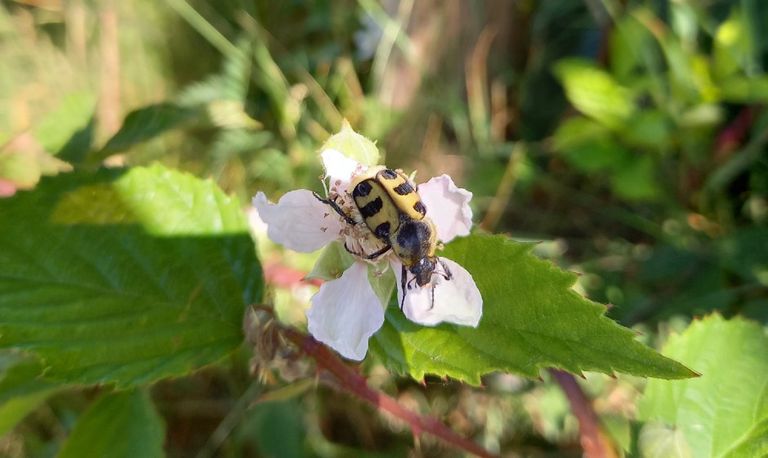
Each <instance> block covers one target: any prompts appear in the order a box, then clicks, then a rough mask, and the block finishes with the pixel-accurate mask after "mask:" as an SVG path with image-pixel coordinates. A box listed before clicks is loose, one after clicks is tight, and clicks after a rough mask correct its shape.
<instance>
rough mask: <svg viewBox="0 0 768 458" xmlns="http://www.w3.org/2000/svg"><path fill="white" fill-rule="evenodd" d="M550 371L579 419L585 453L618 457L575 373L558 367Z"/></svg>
mask: <svg viewBox="0 0 768 458" xmlns="http://www.w3.org/2000/svg"><path fill="white" fill-rule="evenodd" d="M549 373H550V374H552V377H553V378H554V379H555V381H557V383H558V384H559V385H560V388H562V389H563V392H564V393H565V396H566V397H567V398H568V402H570V404H571V411H572V412H573V414H574V415H575V416H576V418H577V419H578V420H579V442H581V447H582V448H583V449H584V455H585V456H587V457H589V458H616V457H617V454H616V450H615V449H614V448H613V445H612V444H611V441H610V439H609V438H608V436H607V435H606V434H605V433H604V432H603V431H602V428H601V427H600V419H599V418H598V417H597V414H596V413H595V411H594V409H593V408H592V401H590V400H589V399H588V398H587V395H586V394H584V391H582V389H581V387H580V386H579V384H578V383H576V379H575V378H574V377H573V375H571V374H569V373H567V372H563V371H561V370H557V369H550V370H549Z"/></svg>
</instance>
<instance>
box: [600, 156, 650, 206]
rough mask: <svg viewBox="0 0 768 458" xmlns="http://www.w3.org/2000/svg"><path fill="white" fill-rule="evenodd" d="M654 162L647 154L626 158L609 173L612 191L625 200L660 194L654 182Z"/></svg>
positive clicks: (648, 197)
mask: <svg viewBox="0 0 768 458" xmlns="http://www.w3.org/2000/svg"><path fill="white" fill-rule="evenodd" d="M656 169H657V167H656V164H655V163H654V161H653V159H652V158H651V157H650V156H648V155H644V156H635V157H629V158H627V161H626V162H625V163H624V164H622V166H621V167H616V170H615V171H614V172H613V173H612V174H611V185H612V186H613V191H614V192H615V193H616V194H617V195H619V196H620V197H622V198H624V199H627V200H638V201H639V200H652V199H654V198H656V197H658V196H659V195H660V194H661V188H660V187H659V185H658V184H657V182H656Z"/></svg>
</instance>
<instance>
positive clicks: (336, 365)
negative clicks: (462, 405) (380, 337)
mask: <svg viewBox="0 0 768 458" xmlns="http://www.w3.org/2000/svg"><path fill="white" fill-rule="evenodd" d="M282 332H283V335H284V336H285V337H286V338H287V339H288V340H290V341H291V342H293V343H294V344H295V345H296V346H298V347H299V348H300V349H301V351H303V352H304V353H306V354H307V355H308V356H311V357H312V358H313V359H314V360H315V361H317V364H318V366H319V367H320V368H322V369H324V370H325V371H326V372H328V373H330V374H331V375H333V376H334V377H335V378H336V380H337V382H338V383H339V385H340V386H342V387H344V388H345V389H346V390H347V391H348V392H350V393H352V394H354V395H355V396H357V397H359V398H361V399H363V400H364V401H367V402H368V403H370V404H371V405H373V406H374V407H376V408H377V409H380V410H382V411H384V412H387V413H389V414H391V415H392V416H394V417H397V418H399V419H400V420H402V421H404V422H406V423H408V425H409V426H410V427H411V431H412V432H413V435H414V437H418V436H420V435H421V434H422V433H425V432H426V433H430V434H432V435H433V436H435V437H438V438H440V439H442V440H444V441H445V442H447V443H448V444H450V445H452V446H454V447H456V448H458V449H460V450H463V451H465V452H468V453H472V454H474V455H477V456H481V457H493V456H495V455H492V454H491V453H490V452H488V451H487V450H485V449H484V448H482V447H480V446H479V445H478V444H476V443H474V442H472V441H470V440H468V439H466V438H463V437H461V436H459V435H458V434H456V433H455V432H454V431H452V430H451V429H449V428H448V427H446V426H445V425H444V424H442V423H440V422H439V421H438V420H437V419H435V418H432V417H426V416H421V415H419V414H417V413H415V412H412V411H410V410H408V409H406V408H405V407H403V406H402V405H400V404H399V403H398V402H397V401H396V400H395V399H394V398H392V397H390V396H387V395H386V394H384V393H382V392H380V391H377V390H374V389H372V388H371V387H369V386H368V383H367V382H366V380H365V378H363V377H362V376H361V375H360V374H359V373H357V371H355V370H354V369H353V368H351V367H350V366H348V365H347V364H346V363H344V362H343V361H342V360H341V359H340V358H339V357H338V356H337V355H336V354H335V353H334V352H333V351H331V350H329V349H328V347H326V346H325V345H323V344H322V343H320V342H318V341H317V340H315V339H314V338H312V337H311V336H308V335H306V334H303V333H301V332H299V331H296V330H295V329H291V328H283V330H282Z"/></svg>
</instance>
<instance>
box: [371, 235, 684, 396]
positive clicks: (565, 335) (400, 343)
mask: <svg viewBox="0 0 768 458" xmlns="http://www.w3.org/2000/svg"><path fill="white" fill-rule="evenodd" d="M532 246H533V245H531V244H523V243H518V242H514V241H512V240H509V239H508V238H506V237H504V236H487V235H472V236H469V237H465V238H462V239H458V240H456V241H454V242H452V243H451V244H449V245H448V246H447V247H446V249H445V252H444V253H442V254H441V255H442V256H445V257H447V258H450V259H453V260H454V261H456V262H458V263H459V264H461V265H462V266H464V267H465V268H466V269H467V270H468V271H469V272H470V273H471V274H472V276H473V278H474V279H475V282H476V283H477V286H478V288H479V289H480V293H481V294H482V296H483V317H482V319H481V320H480V325H479V326H478V327H477V328H471V327H465V326H455V325H447V324H443V325H440V326H437V327H434V328H430V327H422V326H419V325H416V324H414V323H411V322H410V321H408V320H407V319H406V318H405V317H404V316H403V314H402V312H400V310H398V309H397V307H393V306H390V307H389V308H388V309H387V315H386V321H385V323H384V327H383V328H382V329H381V330H380V331H379V332H378V333H377V334H375V335H374V337H373V339H371V346H372V348H373V349H374V351H375V352H376V353H377V354H378V355H380V356H381V357H382V359H383V360H384V361H385V363H386V364H387V365H388V366H390V367H391V368H393V369H395V370H397V371H399V372H405V373H409V374H410V375H411V376H413V377H414V378H416V379H420V378H422V377H424V375H425V374H435V375H439V376H449V377H454V378H457V379H460V380H464V381H466V382H469V383H473V384H479V383H480V376H481V375H483V374H486V373H489V372H492V371H497V370H499V371H508V372H515V373H518V374H523V375H526V376H530V377H536V376H538V375H539V372H540V371H541V369H543V368H546V367H558V368H561V369H564V370H567V371H570V372H574V373H579V372H580V371H597V372H603V373H607V374H611V373H612V372H613V371H616V372H624V373H628V374H634V375H639V376H646V377H659V378H686V377H692V376H694V375H695V374H694V373H693V372H692V371H691V370H689V369H688V368H686V367H685V366H683V365H682V364H680V363H677V362H675V361H673V360H671V359H668V358H665V357H663V356H661V355H660V354H658V353H656V352H655V351H653V350H652V349H650V348H648V347H646V346H644V345H643V344H641V343H640V342H638V341H637V340H635V338H634V337H635V335H634V333H633V332H632V331H631V330H629V329H627V328H623V327H621V326H619V325H618V324H617V323H615V322H614V321H612V320H611V319H609V318H607V317H606V316H605V315H604V314H605V306H603V305H601V304H597V303H594V302H591V301H589V300H587V299H585V298H583V297H582V296H580V295H579V294H578V293H576V292H575V291H573V289H571V286H573V283H574V281H575V278H576V277H575V275H574V274H572V273H568V272H564V271H562V270H560V269H558V268H556V267H555V266H554V265H552V264H551V263H549V262H547V261H543V260H541V259H538V258H536V257H535V256H533V255H532V254H531V253H530V250H531V248H532ZM439 306H440V305H439V304H435V307H439Z"/></svg>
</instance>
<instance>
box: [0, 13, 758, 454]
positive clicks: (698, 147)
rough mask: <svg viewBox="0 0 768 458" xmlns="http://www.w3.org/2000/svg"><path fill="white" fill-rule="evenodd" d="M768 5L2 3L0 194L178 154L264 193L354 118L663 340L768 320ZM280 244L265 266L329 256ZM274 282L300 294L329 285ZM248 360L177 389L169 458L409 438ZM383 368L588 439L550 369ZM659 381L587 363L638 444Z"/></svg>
mask: <svg viewBox="0 0 768 458" xmlns="http://www.w3.org/2000/svg"><path fill="white" fill-rule="evenodd" d="M765 24H768V3H766V2H764V1H760V0H676V1H664V0H563V1H558V2H544V1H541V2H537V1H533V0H517V1H506V0H492V1H487V2H481V1H470V0H467V1H450V2H440V1H434V0H419V1H415V0H399V1H398V0H383V1H381V2H377V1H375V0H356V1H355V0H340V1H329V0H315V1H299V0H291V1H283V2H272V1H266V0H227V1H218V2H209V1H203V0H168V1H167V2H155V1H149V0H136V1H131V2H119V1H116V0H102V1H95V0H17V1H9V0H3V1H1V2H0V56H1V57H0V59H2V71H0V100H1V101H2V102H1V105H2V106H3V107H4V109H3V110H0V145H2V146H1V147H0V148H1V149H0V194H5V195H9V194H12V193H13V192H14V191H15V190H17V189H29V188H31V187H33V186H34V185H35V184H36V182H37V181H38V180H39V179H40V177H41V175H47V174H52V173H58V172H65V171H67V170H69V169H70V168H71V164H78V165H81V166H84V167H89V166H96V165H98V164H100V163H102V162H103V161H105V162H106V163H107V164H110V165H122V164H127V165H138V164H148V163H152V162H157V161H159V162H162V163H165V164H166V165H170V166H173V167H176V168H179V169H184V170H187V171H191V172H193V173H195V174H197V175H199V176H205V177H208V176H210V177H212V178H214V180H216V181H217V182H218V184H219V185H220V186H221V187H222V188H223V189H224V190H225V191H227V192H229V193H233V194H236V195H238V196H239V197H241V198H242V199H243V201H248V200H249V198H250V196H251V195H253V194H254V193H255V191H256V190H264V191H266V192H267V193H268V194H270V195H271V196H272V197H273V198H274V197H279V195H281V194H282V193H284V192H286V191H287V190H290V189H294V188H298V187H303V188H310V189H319V183H318V180H317V178H318V176H319V174H320V173H321V170H320V165H319V163H318V161H317V159H316V153H317V148H318V147H319V145H321V144H322V142H323V141H324V140H325V139H326V138H327V137H328V135H329V134H330V133H332V132H335V131H337V130H338V129H339V127H340V126H341V123H342V120H343V119H347V120H349V122H350V123H351V124H352V126H353V127H354V128H355V129H356V130H358V131H360V132H361V133H363V134H365V135H366V136H368V137H370V138H372V139H375V140H377V142H378V143H377V144H378V146H379V147H380V148H381V149H382V150H383V151H384V152H385V153H386V155H387V163H388V165H391V166H396V167H402V168H404V169H407V170H411V169H416V170H418V173H419V177H423V178H426V177H429V176H432V175H435V174H440V173H449V174H451V175H452V176H453V177H454V179H455V180H456V181H457V182H459V183H460V184H461V185H463V186H464V187H466V188H468V189H470V190H471V191H472V192H474V194H475V198H474V200H473V203H474V205H475V212H476V221H477V222H478V223H479V225H480V228H481V229H482V230H487V231H494V232H505V233H509V234H511V236H512V237H514V238H518V239H526V240H536V241H543V243H541V244H540V245H539V246H538V248H537V250H538V254H540V255H541V256H545V257H549V258H551V259H552V260H554V261H555V262H557V263H559V264H561V265H564V266H566V267H567V268H569V269H572V270H576V271H579V272H581V273H582V275H581V277H580V280H579V284H578V285H577V287H578V288H580V289H581V290H582V291H583V292H584V293H585V294H587V295H588V296H589V297H590V298H592V299H594V300H597V301H601V302H606V303H609V304H611V305H612V307H611V308H610V310H609V315H610V316H612V317H613V318H614V319H616V320H618V321H620V322H621V323H623V324H625V325H628V326H637V327H638V329H641V330H642V331H643V332H644V337H643V338H645V339H648V340H649V341H650V342H651V343H655V342H657V341H658V340H663V339H664V338H665V337H664V336H666V335H667V334H668V333H669V332H670V330H679V329H681V328H683V327H684V326H685V324H686V323H687V322H688V321H689V320H690V318H691V317H693V316H700V315H703V314H706V313H708V312H711V311H718V312H719V313H721V314H723V315H724V316H726V317H730V316H734V315H745V316H748V317H750V318H752V319H755V320H758V321H760V322H762V323H765V322H766V321H768V293H767V292H766V286H767V285H768V243H766V241H768V227H767V224H768V200H767V199H768V155H766V142H768V111H766V110H765V108H764V106H765V103H766V102H768V75H766V73H765V67H766V64H768V36H766V34H765V33H764V30H763V29H764V27H765ZM260 244H261V245H260V247H261V248H263V249H265V250H266V251H262V252H261V257H262V259H263V260H264V261H265V264H266V266H267V273H268V275H269V273H270V269H269V266H270V265H272V266H275V265H285V264H287V265H289V266H290V267H291V268H294V269H299V270H304V271H306V270H307V269H308V268H309V266H311V264H310V263H308V262H307V261H306V260H305V259H302V258H289V257H287V256H282V255H281V254H280V253H279V251H278V250H277V249H276V248H275V247H272V246H269V244H265V243H264V242H263V241H260ZM271 272H273V274H274V272H275V269H272V270H271ZM275 278H276V277H275ZM273 279H274V278H273ZM274 283H275V284H276V286H275V296H276V297H277V298H278V302H281V303H283V304H294V303H301V304H305V303H306V300H307V297H308V295H309V294H311V292H312V291H311V288H312V287H311V286H305V285H296V284H291V283H290V282H288V283H286V284H282V285H281V284H280V282H279V281H276V282H274ZM307 288H309V290H307ZM284 309H285V307H284ZM297 310H298V312H297ZM284 314H285V315H286V316H288V319H295V320H301V319H302V313H301V308H298V309H297V308H293V309H290V310H287V311H285V312H284ZM247 359H248V355H247V353H246V352H245V351H243V353H242V354H239V355H235V356H234V357H233V358H232V360H231V361H230V362H229V363H228V364H225V365H224V367H219V368H211V369H209V370H206V371H204V372H202V373H200V374H198V375H196V376H195V377H192V378H188V379H183V380H178V381H169V382H164V383H162V384H160V385H159V386H157V387H155V389H154V390H153V397H154V399H155V401H156V403H157V404H158V406H159V409H160V411H161V413H162V414H163V417H164V418H165V422H166V428H167V433H166V434H167V440H166V442H167V450H168V452H169V454H170V455H171V456H189V455H190V454H192V453H193V452H198V451H200V450H202V452H201V455H202V456H210V455H213V454H217V455H220V456H244V455H246V456H251V455H258V456H306V455H313V456H314V455H319V456H363V454H366V455H370V456H399V455H402V454H405V453H407V451H408V450H410V449H411V448H412V439H411V437H410V435H409V433H408V431H407V430H405V429H404V428H403V426H402V425H400V424H397V423H395V422H392V421H390V420H389V419H388V418H386V417H381V416H378V415H372V414H371V409H369V408H367V407H366V406H363V405H360V404H358V403H356V402H348V398H347V397H346V396H344V395H339V394H337V393H335V392H333V391H331V390H328V389H326V388H320V389H319V390H317V391H315V390H309V388H310V387H311V386H313V385H311V384H306V383H304V384H301V382H297V383H287V382H285V378H279V377H276V376H274V375H271V376H270V375H269V374H267V375H266V376H265V377H264V379H263V380H262V381H264V383H265V384H262V383H261V382H259V383H253V382H252V377H251V376H250V375H249V374H248V373H247V371H246V370H245V369H244V367H247ZM366 370H367V371H368V373H370V374H371V375H370V377H371V383H372V385H374V386H377V387H380V388H382V389H383V390H385V391H387V392H389V393H391V394H393V395H394V396H395V397H397V398H398V399H399V400H400V401H401V402H403V403H404V404H406V405H408V406H411V407H412V408H414V409H415V410H418V411H422V412H430V413H432V414H434V415H436V416H438V417H440V418H442V419H443V420H445V421H446V422H447V423H448V424H449V425H450V426H451V427H452V428H454V429H455V430H457V431H458V432H460V433H462V434H464V435H466V436H472V437H475V438H479V440H480V441H481V442H482V443H483V445H484V446H486V447H488V448H489V449H490V450H493V451H504V452H510V451H512V452H516V453H522V454H525V455H535V456H543V455H570V456H579V455H580V453H581V452H580V449H579V446H578V438H577V434H576V432H577V424H576V422H575V419H574V417H573V416H572V415H571V414H570V412H569V409H568V404H567V401H566V400H565V398H564V396H563V395H562V394H561V392H560V391H559V389H558V388H557V386H556V385H553V384H551V383H550V381H549V380H548V379H545V380H544V381H543V382H539V381H529V380H521V379H519V378H517V377H513V376H508V375H494V376H489V377H488V378H487V381H486V387H485V389H484V390H474V389H469V388H466V387H463V386H460V385H458V384H456V383H453V382H450V381H443V380H427V381H426V386H424V385H421V384H418V383H416V382H413V381H408V380H402V379H399V378H397V377H395V376H393V375H392V374H388V373H386V371H384V370H383V368H382V367H380V366H379V365H377V363H376V362H375V361H369V362H368V363H367V365H366ZM262 375H265V374H264V373H263V374H262ZM283 375H285V374H283ZM288 378H290V377H288ZM642 385H643V382H642V381H640V380H636V379H631V378H629V377H620V378H619V379H616V380H614V379H610V378H607V377H602V376H589V377H588V378H587V379H585V380H583V381H582V386H583V387H584V389H585V390H586V391H587V392H588V393H589V394H590V395H592V396H594V397H595V399H596V402H595V406H596V410H597V412H598V414H600V416H601V418H602V420H603V421H604V423H605V424H606V425H607V427H608V429H609V431H610V432H611V435H612V437H613V438H614V440H615V441H616V442H617V443H618V444H620V445H621V446H622V448H624V449H625V450H631V449H632V445H631V444H632V443H634V442H635V441H634V439H631V438H632V437H636V436H637V431H636V429H637V428H636V426H635V423H633V421H632V420H633V419H634V415H635V400H636V398H637V396H638V389H639V388H640V387H642ZM265 393H270V394H267V396H268V401H267V400H264V402H261V403H258V404H256V405H255V407H253V406H252V403H253V402H254V400H256V399H261V398H259V397H260V396H263V395H265ZM94 395H95V393H91V392H85V393H82V392H70V393H66V394H60V395H57V396H55V397H54V398H52V399H51V400H50V401H49V402H48V403H47V404H46V405H45V407H44V408H42V409H38V410H37V411H35V412H34V413H33V414H32V415H31V416H30V417H29V418H28V419H27V420H26V421H25V422H24V423H22V424H21V425H20V426H19V427H17V428H16V429H15V430H13V431H12V432H11V433H9V434H7V435H5V436H4V437H3V439H2V440H0V454H3V455H6V454H7V455H12V456H13V455H16V456H22V455H23V456H51V455H52V454H54V453H56V450H57V448H58V444H59V443H60V442H61V441H62V439H63V438H64V437H65V436H66V435H67V433H68V432H69V431H70V430H71V428H72V426H73V423H74V419H75V418H76V416H77V414H78V412H81V411H82V410H83V408H84V406H85V405H86V401H87V400H88V399H90V398H92V397H93V396H94ZM417 450H418V453H421V454H424V455H427V456H431V455H436V454H443V453H447V451H446V450H445V449H443V448H442V447H441V446H440V445H439V444H436V443H432V442H423V443H421V444H419V445H418V447H417Z"/></svg>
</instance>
